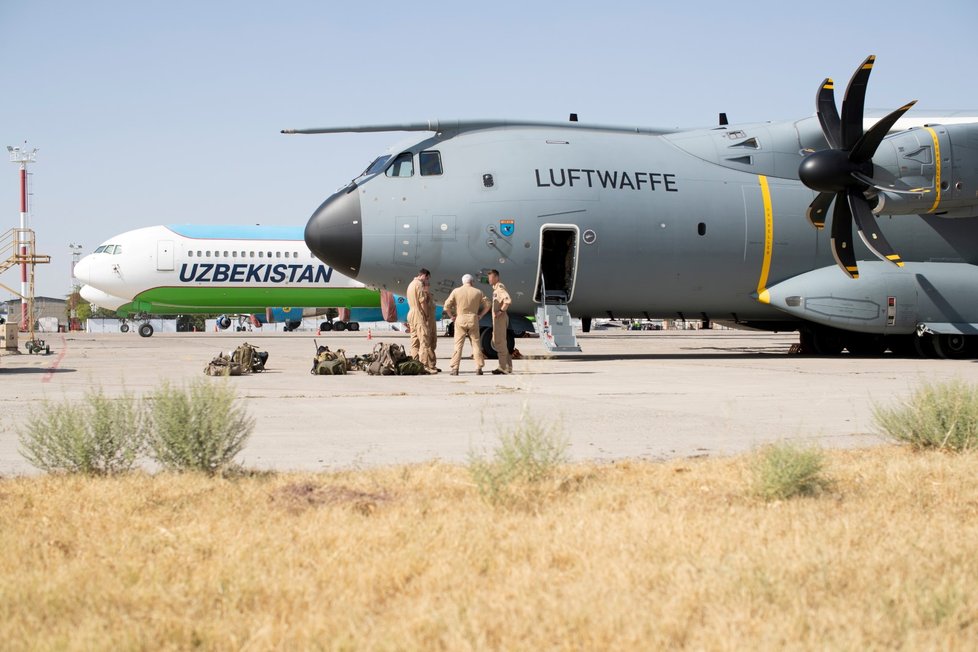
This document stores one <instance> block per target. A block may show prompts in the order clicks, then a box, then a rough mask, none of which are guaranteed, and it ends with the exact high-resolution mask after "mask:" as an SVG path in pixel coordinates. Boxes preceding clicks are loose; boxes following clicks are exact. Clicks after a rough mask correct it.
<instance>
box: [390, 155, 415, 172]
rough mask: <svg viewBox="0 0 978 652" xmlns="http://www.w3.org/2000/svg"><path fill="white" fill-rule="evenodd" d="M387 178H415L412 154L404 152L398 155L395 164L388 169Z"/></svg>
mask: <svg viewBox="0 0 978 652" xmlns="http://www.w3.org/2000/svg"><path fill="white" fill-rule="evenodd" d="M387 176H389V177H413V176H414V158H413V155H412V154H411V152H403V153H401V154H398V155H397V158H396V159H394V162H393V163H391V165H390V167H389V168H387Z"/></svg>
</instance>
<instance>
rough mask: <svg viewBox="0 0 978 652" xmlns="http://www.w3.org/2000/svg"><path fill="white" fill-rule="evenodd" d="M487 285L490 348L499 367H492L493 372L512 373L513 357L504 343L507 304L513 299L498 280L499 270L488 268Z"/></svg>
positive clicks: (506, 327) (507, 326) (507, 319)
mask: <svg viewBox="0 0 978 652" xmlns="http://www.w3.org/2000/svg"><path fill="white" fill-rule="evenodd" d="M489 285H491V286H492V348H494V349H496V355H497V356H499V368H498V369H493V370H492V373H494V374H511V373H513V358H511V357H510V355H509V345H508V344H507V343H506V331H507V330H509V314H508V311H509V306H510V304H511V303H512V302H513V300H512V299H511V298H510V296H509V292H507V291H506V286H505V285H503V284H502V282H501V281H500V280H499V270H498V269H490V270H489Z"/></svg>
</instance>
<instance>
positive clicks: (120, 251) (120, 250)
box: [113, 245, 122, 256]
mask: <svg viewBox="0 0 978 652" xmlns="http://www.w3.org/2000/svg"><path fill="white" fill-rule="evenodd" d="M113 253H115V254H116V255H117V256H118V255H119V254H121V253H122V245H116V246H115V252H113Z"/></svg>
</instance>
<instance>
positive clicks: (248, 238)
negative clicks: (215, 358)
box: [74, 225, 407, 337]
mask: <svg viewBox="0 0 978 652" xmlns="http://www.w3.org/2000/svg"><path fill="white" fill-rule="evenodd" d="M301 236H302V228H301V227H280V226H203V225H171V226H151V227H145V228H142V229H136V230H134V231H127V232H126V233H122V234H119V235H117V236H114V237H112V238H109V239H108V240H107V241H105V242H104V243H103V244H101V245H99V246H98V247H97V248H96V249H95V251H94V253H92V254H89V255H87V256H85V257H84V258H82V259H81V260H80V261H78V264H77V265H75V269H74V276H75V278H77V279H78V280H79V281H82V282H83V283H85V284H86V285H85V286H84V287H83V288H82V290H81V295H82V298H84V299H85V300H86V301H89V302H91V303H93V304H95V305H97V306H101V307H103V308H108V309H110V310H115V311H117V312H118V313H119V314H120V315H121V316H123V317H125V316H128V315H129V314H135V315H136V316H137V319H140V318H141V317H142V316H143V315H148V314H160V313H201V312H230V313H252V314H255V320H256V321H258V322H261V321H263V320H264V321H280V322H286V323H290V322H297V321H300V320H301V319H302V317H303V316H315V315H318V314H322V311H321V310H319V309H321V308H324V307H335V308H342V309H349V310H350V314H349V321H342V320H341V321H333V322H324V324H323V325H324V326H327V327H328V328H329V329H333V328H335V329H336V330H346V329H350V330H358V329H359V321H382V320H384V321H406V319H407V317H406V314H407V306H406V302H405V301H404V299H403V297H394V296H393V295H390V294H389V293H381V292H378V291H376V290H372V289H370V288H367V287H365V286H364V284H363V283H360V282H359V281H354V280H353V279H351V278H349V277H347V276H344V275H343V274H337V273H336V272H335V271H334V270H333V269H332V268H330V267H328V266H326V265H323V264H322V263H321V262H320V261H319V260H317V259H315V258H314V257H313V256H312V255H311V254H310V253H309V251H308V250H307V249H306V246H305V243H304V242H303V241H302V237H301ZM271 306H275V307H274V308H272V307H271ZM256 313H257V314H256ZM218 323H219V324H220V325H221V326H222V327H223V328H227V327H229V326H230V325H231V323H232V322H231V320H230V318H228V317H226V316H222V318H221V319H218ZM138 331H139V334H140V335H142V336H143V337H149V336H151V335H152V334H153V327H152V326H151V325H150V324H149V323H148V322H145V321H144V323H142V324H140V325H139V327H138Z"/></svg>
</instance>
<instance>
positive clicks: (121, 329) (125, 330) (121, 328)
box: [119, 324, 129, 333]
mask: <svg viewBox="0 0 978 652" xmlns="http://www.w3.org/2000/svg"><path fill="white" fill-rule="evenodd" d="M119 332H120V333H128V332H129V324H122V325H121V326H119Z"/></svg>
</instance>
